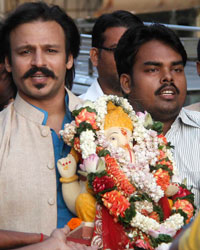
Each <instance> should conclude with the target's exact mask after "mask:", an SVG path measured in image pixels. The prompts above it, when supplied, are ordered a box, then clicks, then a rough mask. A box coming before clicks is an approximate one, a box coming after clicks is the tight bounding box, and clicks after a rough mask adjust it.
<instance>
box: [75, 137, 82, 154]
mask: <svg viewBox="0 0 200 250" xmlns="http://www.w3.org/2000/svg"><path fill="white" fill-rule="evenodd" d="M74 149H75V150H76V151H77V152H79V153H81V148H80V139H79V138H78V137H75V138H74Z"/></svg>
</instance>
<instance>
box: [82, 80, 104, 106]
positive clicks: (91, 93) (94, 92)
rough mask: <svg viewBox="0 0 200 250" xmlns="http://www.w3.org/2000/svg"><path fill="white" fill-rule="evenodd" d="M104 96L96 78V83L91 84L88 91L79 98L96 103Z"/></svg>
mask: <svg viewBox="0 0 200 250" xmlns="http://www.w3.org/2000/svg"><path fill="white" fill-rule="evenodd" d="M103 95H104V93H103V91H102V89H101V87H100V85H99V83H98V80H97V78H96V79H95V81H94V82H93V83H92V84H91V86H90V87H89V88H88V89H87V91H86V92H85V93H84V94H82V95H80V96H79V97H80V98H81V99H83V100H90V101H96V99H98V98H99V97H100V96H103Z"/></svg>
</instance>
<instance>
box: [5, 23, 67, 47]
mask: <svg viewBox="0 0 200 250" xmlns="http://www.w3.org/2000/svg"><path fill="white" fill-rule="evenodd" d="M10 42H11V47H16V46H19V45H22V46H23V45H33V46H34V45H38V44H39V45H43V44H44V45H45V44H56V45H64V44H65V34H64V30H63V29H62V27H61V26H60V25H59V24H58V23H57V22H55V21H42V20H38V21H33V22H30V23H24V24H21V25H19V26H17V27H16V28H15V29H14V30H12V31H11V33H10Z"/></svg>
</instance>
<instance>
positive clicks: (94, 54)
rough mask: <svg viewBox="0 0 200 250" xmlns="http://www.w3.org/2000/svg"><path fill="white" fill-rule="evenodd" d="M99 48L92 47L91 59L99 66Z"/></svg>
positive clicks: (94, 64) (95, 65)
mask: <svg viewBox="0 0 200 250" xmlns="http://www.w3.org/2000/svg"><path fill="white" fill-rule="evenodd" d="M98 58H99V49H97V48H91V50H90V60H91V62H92V64H93V66H94V67H97V66H98Z"/></svg>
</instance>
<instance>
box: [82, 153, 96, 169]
mask: <svg viewBox="0 0 200 250" xmlns="http://www.w3.org/2000/svg"><path fill="white" fill-rule="evenodd" d="M98 161H99V157H98V155H97V154H91V155H90V156H89V157H88V158H86V159H84V160H83V164H81V165H80V168H81V169H82V170H83V171H87V172H88V173H96V172H97V163H98Z"/></svg>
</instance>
